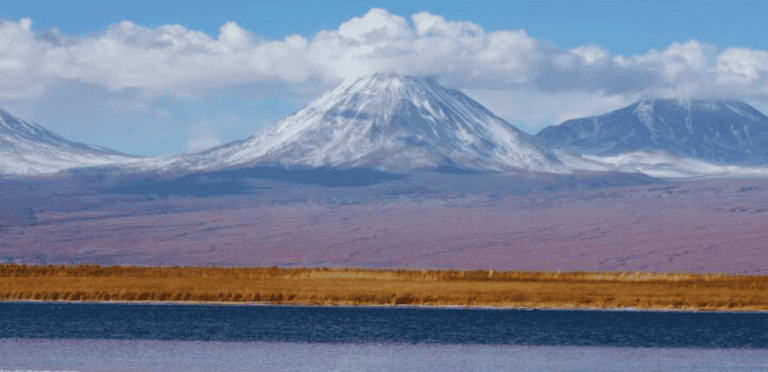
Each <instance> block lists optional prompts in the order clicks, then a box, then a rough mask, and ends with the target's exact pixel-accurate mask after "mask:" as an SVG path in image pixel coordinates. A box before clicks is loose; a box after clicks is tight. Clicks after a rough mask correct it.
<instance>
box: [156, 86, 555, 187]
mask: <svg viewBox="0 0 768 372" xmlns="http://www.w3.org/2000/svg"><path fill="white" fill-rule="evenodd" d="M162 163H163V164H162V167H164V168H166V169H190V170H212V169H222V168H228V167H241V166H251V165H279V166H289V167H312V168H315V167H342V168H353V167H365V168H375V169H380V170H386V171H403V170H409V169H416V168H436V167H440V166H455V167H460V168H468V169H486V170H501V171H503V170H514V169H518V170H519V169H524V170H532V171H543V172H566V170H565V169H564V168H563V167H562V165H561V164H559V162H558V161H557V160H556V158H554V157H553V156H552V155H550V154H548V153H547V151H546V150H545V149H543V148H542V147H540V146H539V145H538V144H537V140H536V139H534V138H533V137H531V136H530V135H528V134H525V133H523V132H521V131H520V130H518V129H517V128H515V127H514V126H513V125H511V124H509V123H507V122H506V121H504V120H502V119H500V118H499V117H497V116H495V115H493V114H492V113H491V112H490V111H488V110H487V109H485V108H484V107H483V106H481V105H480V104H479V103H477V102H475V101H474V100H472V99H470V98H469V97H467V96H466V95H464V94H463V93H461V92H459V91H458V90H453V89H448V88H445V87H443V86H440V85H439V84H438V83H436V82H435V81H434V80H432V79H429V78H417V77H409V76H400V75H395V74H374V75H370V76H366V77H363V78H361V79H359V80H356V81H351V82H348V83H346V84H342V85H341V86H339V87H337V88H336V89H333V90H331V91H329V92H327V93H325V94H324V95H322V96H321V97H319V98H318V99H317V100H315V101H313V102H311V103H310V104H308V105H307V106H306V107H305V108H303V109H302V110H300V111H298V112H296V113H293V114H291V115H290V116H288V117H286V118H285V119H283V120H281V121H280V122H278V123H276V124H275V125H273V126H272V127H270V128H268V129H266V130H265V131H264V132H262V133H259V134H257V135H255V136H253V137H251V138H249V139H247V140H245V141H241V142H235V143H232V144H227V145H224V146H221V147H218V148H214V149H211V150H208V151H206V152H203V153H200V154H196V155H191V156H182V157H178V158H176V159H169V160H164V161H163V162H162Z"/></svg>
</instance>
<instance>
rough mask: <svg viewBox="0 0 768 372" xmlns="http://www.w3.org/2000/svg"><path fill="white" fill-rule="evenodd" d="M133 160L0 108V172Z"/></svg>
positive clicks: (46, 171)
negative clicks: (56, 132) (76, 139)
mask: <svg viewBox="0 0 768 372" xmlns="http://www.w3.org/2000/svg"><path fill="white" fill-rule="evenodd" d="M133 159H136V158H134V157H130V156H128V155H124V154H121V153H119V152H116V151H112V150H109V149H105V148H103V147H98V146H93V145H86V144H83V143H78V142H73V141H69V140H67V139H65V138H63V137H61V136H59V135H58V134H55V133H53V132H51V131H50V130H48V129H45V128H43V127H42V126H40V125H37V124H35V123H32V122H29V121H26V120H23V119H20V118H18V117H15V116H13V115H11V114H10V113H8V112H6V111H3V110H0V174H4V175H33V174H50V173H56V172H58V171H60V170H64V169H68V168H80V167H89V166H100V165H105V164H110V163H115V162H120V161H126V160H133Z"/></svg>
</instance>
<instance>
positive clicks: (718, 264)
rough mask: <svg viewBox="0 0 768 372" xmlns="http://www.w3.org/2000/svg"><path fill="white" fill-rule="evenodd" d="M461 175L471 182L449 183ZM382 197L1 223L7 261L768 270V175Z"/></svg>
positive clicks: (257, 200)
mask: <svg viewBox="0 0 768 372" xmlns="http://www.w3.org/2000/svg"><path fill="white" fill-rule="evenodd" d="M446 177H449V176H446ZM462 177H471V176H462V175H456V176H450V179H452V180H454V181H455V182H462V179H463V178H462ZM393 182H404V181H393ZM483 182H486V181H483ZM504 186H505V185H503V184H501V185H499V186H498V187H499V188H503V187H504ZM376 187H379V186H377V185H373V186H364V187H357V188H354V187H345V188H338V189H332V188H328V187H320V186H317V187H316V186H312V185H309V186H307V185H300V186H294V188H290V187H284V186H283V185H282V184H280V185H278V186H276V187H275V188H274V189H271V191H270V190H266V191H259V192H256V193H248V194H241V195H220V196H208V197H204V198H198V197H175V196H170V197H159V198H153V197H145V196H141V197H137V196H135V195H127V196H126V195H114V194H103V193H102V194H96V193H91V194H82V195H77V196H73V195H70V196H67V197H66V198H65V197H64V196H60V195H53V196H52V197H50V198H49V200H53V201H49V202H47V203H48V204H46V205H42V204H41V205H37V206H35V207H34V208H37V209H36V210H34V211H32V212H26V213H34V216H33V217H26V218H27V219H31V218H34V220H33V221H32V222H29V221H21V222H18V223H16V224H15V225H13V224H7V225H5V226H3V228H2V233H0V260H4V261H5V262H7V263H10V262H17V261H18V262H26V263H29V264H80V263H94V264H101V265H224V266H272V265H278V266H282V267H290V266H313V267H360V268H420V269H421V268H423V269H457V270H475V269H494V270H522V271H560V270H562V271H608V272H635V271H640V272H686V273H733V274H748V275H762V274H765V273H766V271H767V270H768V247H766V241H768V230H767V229H766V227H767V226H768V180H766V179H749V178H745V179H731V180H726V179H712V180H695V181H686V182H677V183H672V182H667V183H659V184H648V185H635V186H618V187H600V188H596V189H592V190H560V191H558V190H555V191H533V192H521V193H518V194H515V193H507V194H499V193H497V192H495V191H493V190H480V191H478V192H476V193H464V194H451V193H450V192H442V193H439V195H438V193H437V192H434V193H433V194H429V195H427V194H425V193H424V192H422V193H421V194H419V193H404V194H401V195H397V194H394V193H392V194H391V195H389V196H388V197H386V198H383V197H381V196H375V197H374V200H366V199H365V198H364V197H359V198H358V199H357V200H352V199H350V198H354V195H372V194H374V193H377V192H379V193H381V192H382V191H381V190H380V189H376ZM418 188H421V186H419V187H418ZM436 188H437V186H434V187H433V189H436ZM390 189H392V186H386V187H385V188H384V189H382V190H390ZM275 190H280V191H279V194H275V193H276V192H277V191H275ZM329 190H330V191H329ZM377 190H379V191H377ZM320 194H322V195H321V196H317V195H320ZM350 195H352V196H350ZM425 195H426V196H425ZM436 195H437V196H436ZM313 198H314V199H313ZM345 198H346V199H345ZM16 199H18V200H22V201H23V197H17V198H16ZM35 200H37V199H35ZM40 200H45V199H43V198H41V199H40ZM24 202H26V201H24ZM8 203H11V202H10V201H9V202H8ZM57 203H58V204H57ZM28 210H32V209H31V208H30V209H28ZM28 210H25V211H28ZM17 221H18V219H17Z"/></svg>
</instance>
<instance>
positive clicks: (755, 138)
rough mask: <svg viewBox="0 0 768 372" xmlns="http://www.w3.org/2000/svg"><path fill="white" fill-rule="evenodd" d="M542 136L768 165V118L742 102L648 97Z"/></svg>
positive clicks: (608, 151) (589, 148)
mask: <svg viewBox="0 0 768 372" xmlns="http://www.w3.org/2000/svg"><path fill="white" fill-rule="evenodd" d="M536 136H537V137H539V138H542V139H544V140H546V141H548V142H549V143H550V144H551V145H553V146H554V147H556V148H560V149H569V150H571V151H575V152H577V153H581V154H588V155H595V156H616V155H621V154H626V153H630V152H635V151H643V152H649V151H666V152H669V153H671V154H674V155H678V156H683V157H689V158H693V159H697V160H701V161H706V162H710V163H713V164H738V165H765V164H768V116H765V115H764V114H762V113H761V112H760V111H758V110H757V109H755V108H753V107H752V106H750V105H748V104H746V103H744V102H742V101H737V100H719V101H718V100H662V99H644V100H641V101H638V102H635V103H633V104H631V105H629V106H626V107H624V108H621V109H618V110H615V111H612V112H609V113H606V114H603V115H598V116H592V117H586V118H579V119H573V120H568V121H565V122H563V123H561V124H559V125H556V126H550V127H547V128H544V129H543V130H541V131H540V132H539V133H538V134H536Z"/></svg>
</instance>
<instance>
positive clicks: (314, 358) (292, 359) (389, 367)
mask: <svg viewBox="0 0 768 372" xmlns="http://www.w3.org/2000/svg"><path fill="white" fill-rule="evenodd" d="M0 358H2V359H3V361H1V362H0V371H5V370H7V371H13V370H18V369H22V370H57V371H61V370H78V371H113V370H141V371H212V370H220V371H500V370H513V371H616V370H621V371H644V372H645V371H723V370H734V371H765V366H766V365H768V350H766V349H681V348H675V349H670V348H618V347H580V346H517V345H440V344H415V345H414V344H325V343H292V342H220V341H209V342H203V341H153V340H29V339H0Z"/></svg>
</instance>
